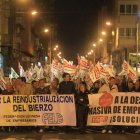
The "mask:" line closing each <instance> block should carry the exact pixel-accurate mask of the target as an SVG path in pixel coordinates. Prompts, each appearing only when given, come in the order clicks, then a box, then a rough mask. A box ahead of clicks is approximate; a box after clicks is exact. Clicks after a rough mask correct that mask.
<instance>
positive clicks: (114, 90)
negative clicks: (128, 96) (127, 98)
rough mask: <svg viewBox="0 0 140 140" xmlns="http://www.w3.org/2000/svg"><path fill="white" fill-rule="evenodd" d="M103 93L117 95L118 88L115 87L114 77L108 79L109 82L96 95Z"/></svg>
mask: <svg viewBox="0 0 140 140" xmlns="http://www.w3.org/2000/svg"><path fill="white" fill-rule="evenodd" d="M103 92H109V93H117V92H118V87H117V86H116V85H115V78H114V77H110V78H109V82H108V83H105V84H104V85H103V86H101V88H100V89H99V91H98V93H103Z"/></svg>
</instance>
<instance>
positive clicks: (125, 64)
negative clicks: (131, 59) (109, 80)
mask: <svg viewBox="0 0 140 140" xmlns="http://www.w3.org/2000/svg"><path fill="white" fill-rule="evenodd" d="M123 70H124V71H125V72H126V74H127V76H128V77H129V78H131V79H132V80H135V79H136V78H137V72H136V71H135V70H134V69H133V68H132V67H131V66H130V65H129V63H128V62H126V61H125V60H124V62H123Z"/></svg>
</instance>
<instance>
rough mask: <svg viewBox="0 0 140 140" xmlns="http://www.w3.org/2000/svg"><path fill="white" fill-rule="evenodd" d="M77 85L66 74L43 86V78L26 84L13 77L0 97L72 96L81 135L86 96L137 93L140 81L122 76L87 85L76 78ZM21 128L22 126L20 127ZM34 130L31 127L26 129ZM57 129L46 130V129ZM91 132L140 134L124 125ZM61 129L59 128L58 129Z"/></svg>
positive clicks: (85, 125) (86, 112)
mask: <svg viewBox="0 0 140 140" xmlns="http://www.w3.org/2000/svg"><path fill="white" fill-rule="evenodd" d="M78 81H79V82H78V84H77V82H76V81H73V80H71V77H70V74H68V73H64V74H63V81H61V82H59V80H58V79H57V78H53V80H52V81H51V83H50V84H48V83H46V79H45V78H43V79H40V80H38V81H36V80H33V81H32V82H31V83H27V82H26V78H25V77H20V78H17V79H15V78H13V79H11V81H9V82H7V83H6V88H5V89H4V90H3V89H2V88H0V93H1V94H2V95H38V94H52V95H59V94H61V95H62V94H73V95H74V96H75V107H76V117H77V118H76V120H77V127H78V128H79V131H80V133H85V132H86V129H87V128H88V126H87V117H88V110H89V100H88V94H100V93H103V92H110V93H117V92H130V93H131V92H140V79H137V80H136V81H133V80H131V79H130V78H126V77H125V76H118V75H116V76H115V77H110V78H109V80H108V82H106V81H104V80H98V81H96V82H94V83H92V82H91V83H88V82H87V81H86V79H85V80H82V79H79V80H78ZM1 128H2V130H4V131H9V130H11V129H12V130H13V131H14V130H15V129H16V127H1ZM20 128H23V127H20ZM26 128H30V129H34V128H35V127H26ZM52 128H55V129H56V128H57V127H49V129H52ZM90 128H91V129H93V130H95V131H96V130H101V132H102V133H106V132H108V133H112V132H122V133H123V132H125V131H128V130H130V131H131V132H135V133H140V129H139V127H135V126H134V127H127V126H103V127H96V126H91V127H90ZM36 130H37V131H39V132H43V131H44V130H45V127H43V126H42V127H36ZM59 130H61V129H59ZM63 130H64V131H70V127H68V126H65V127H63Z"/></svg>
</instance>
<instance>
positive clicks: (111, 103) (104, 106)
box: [87, 93, 140, 126]
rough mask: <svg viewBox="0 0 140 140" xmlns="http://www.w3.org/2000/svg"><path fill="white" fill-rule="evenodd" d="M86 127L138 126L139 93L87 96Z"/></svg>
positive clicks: (139, 120)
mask: <svg viewBox="0 0 140 140" xmlns="http://www.w3.org/2000/svg"><path fill="white" fill-rule="evenodd" d="M89 104H90V109H89V115H88V124H87V125H95V126H102V125H127V126H128V125H133V126H140V93H112V94H110V93H101V94H90V95H89Z"/></svg>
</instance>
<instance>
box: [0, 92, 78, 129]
mask: <svg viewBox="0 0 140 140" xmlns="http://www.w3.org/2000/svg"><path fill="white" fill-rule="evenodd" d="M0 108H1V111H0V126H37V125H42V126H43V125H44V126H47V125H48V126H61V125H62V126H63V125H69V126H75V125H76V114H75V101H74V96H73V95H59V96H53V95H31V96H25V95H23V96H22V95H19V96H18V95H2V96H0Z"/></svg>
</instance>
